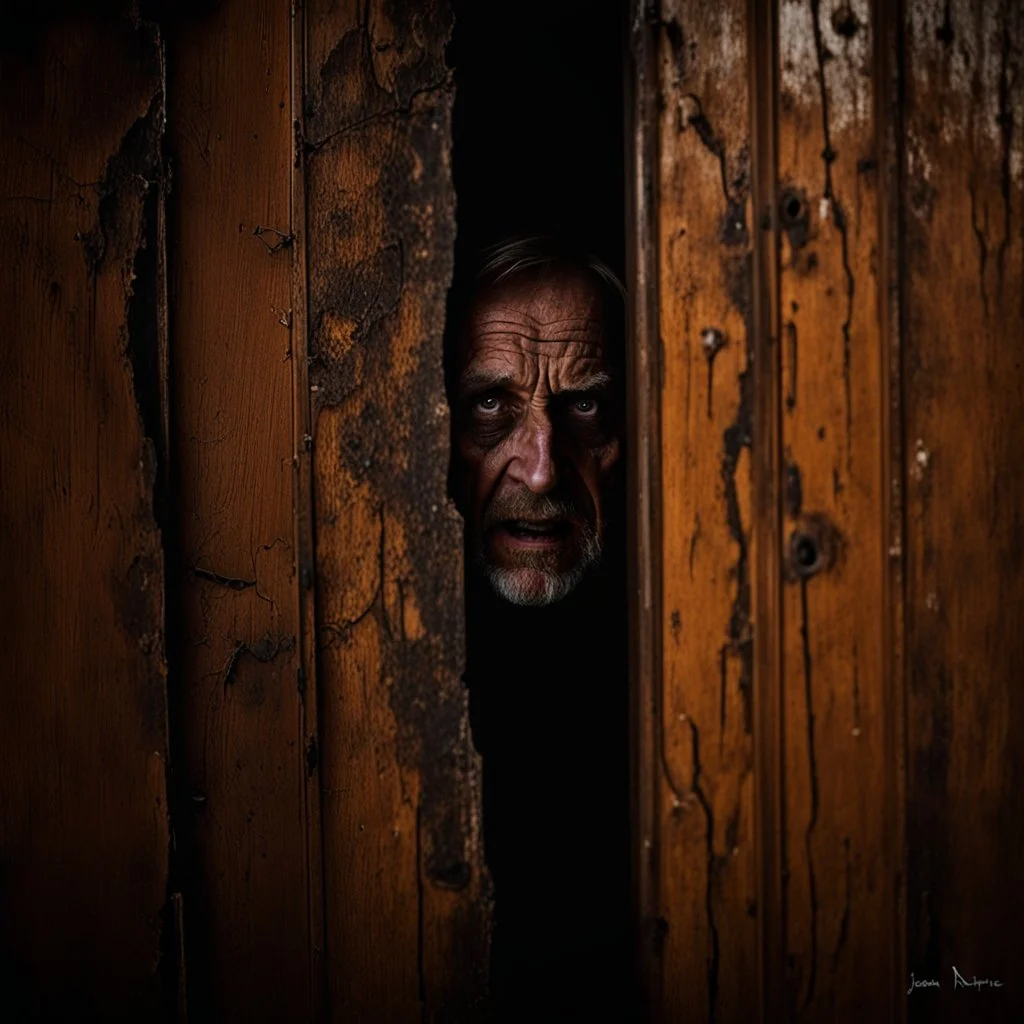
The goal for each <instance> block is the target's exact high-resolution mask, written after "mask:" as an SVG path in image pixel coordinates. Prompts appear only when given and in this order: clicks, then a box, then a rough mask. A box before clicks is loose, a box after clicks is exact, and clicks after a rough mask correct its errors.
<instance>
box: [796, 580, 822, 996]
mask: <svg viewBox="0 0 1024 1024" xmlns="http://www.w3.org/2000/svg"><path fill="white" fill-rule="evenodd" d="M800 615H801V621H800V640H801V644H802V650H803V669H804V701H805V703H806V708H807V763H808V771H809V773H810V786H811V814H810V818H809V819H808V822H807V830H806V832H805V833H804V851H805V854H806V856H807V882H808V890H809V895H810V902H811V970H810V977H809V979H808V982H807V993H806V995H805V996H804V1001H803V1004H802V1007H801V1010H805V1009H806V1008H807V1007H808V1006H809V1005H810V1003H811V1000H812V999H813V998H814V988H815V984H816V983H817V972H818V892H817V887H816V884H815V877H814V854H813V842H812V839H813V834H814V828H815V826H816V825H817V823H818V762H817V756H816V753H815V749H814V696H813V694H814V688H813V685H812V682H811V640H810V622H809V619H808V610H807V580H801V581H800Z"/></svg>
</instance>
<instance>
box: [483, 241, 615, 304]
mask: <svg viewBox="0 0 1024 1024" xmlns="http://www.w3.org/2000/svg"><path fill="white" fill-rule="evenodd" d="M573 273H576V274H579V275H581V276H583V277H586V278H589V279H591V280H593V282H594V284H595V285H596V286H597V288H598V290H599V291H600V292H601V293H602V294H603V293H604V292H606V291H608V290H610V291H612V292H614V293H615V294H616V295H617V296H618V298H619V299H621V300H622V302H623V303H625V301H626V289H625V287H624V285H623V284H622V282H621V281H620V280H619V278H618V276H617V275H616V274H615V272H614V271H613V270H612V269H611V267H609V266H608V264H607V263H605V262H604V260H602V259H600V258H599V257H597V256H595V255H594V254H593V253H589V252H585V251H583V250H581V249H575V248H571V247H569V246H567V245H566V244H565V243H563V242H562V241H561V240H559V239H558V238H556V237H554V236H549V235H519V236H514V237H512V238H507V239H505V240H504V241H502V242H499V243H497V244H496V245H493V246H490V247H489V248H487V249H485V250H484V251H483V252H482V253H481V262H480V267H479V269H478V271H477V273H476V279H475V284H476V288H475V289H474V291H476V292H477V293H479V292H482V291H487V290H489V289H490V288H492V287H497V286H500V285H501V284H503V283H505V282H507V281H512V280H515V279H517V278H519V277H525V276H530V277H540V278H543V277H544V276H546V275H547V274H563V275H572V274H573Z"/></svg>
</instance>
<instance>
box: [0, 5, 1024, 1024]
mask: <svg viewBox="0 0 1024 1024" xmlns="http://www.w3.org/2000/svg"><path fill="white" fill-rule="evenodd" d="M627 8H628V9H627ZM1022 12H1024V7H1022V6H1021V5H1020V4H1018V3H1016V2H1014V0H976V2H973V3H970V2H967V0H958V2H954V0H941V2H940V0H901V2H900V3H893V4H887V3H883V2H881V0H879V2H878V3H875V4H869V3H868V2H867V0H858V2H843V0H829V2H827V3H826V2H822V0H742V2H740V0H717V2H714V3H712V2H710V0H690V2H683V0H633V2H632V3H631V4H627V2H626V0H624V2H623V26H624V30H623V42H624V46H623V62H624V68H623V70H624V80H625V81H626V83H627V91H628V94H629V104H628V109H629V115H628V118H627V123H626V125H624V126H620V125H618V124H609V127H608V130H609V131H612V132H618V131H620V129H621V130H622V131H623V133H624V137H625V141H626V144H627V146H628V149H629V152H630V156H631V161H632V166H631V174H630V178H629V187H628V189H627V195H626V196H624V197H623V200H624V206H625V218H626V224H627V233H628V236H629V239H630V241H629V262H630V275H629V276H630V280H629V282H628V283H629V288H630V294H631V307H632V317H631V320H632V325H633V330H632V335H631V339H630V359H631V362H630V369H629V373H630V380H629V387H630V394H631V396H632V410H631V418H630V423H631V432H632V433H631V437H630V444H629V450H630V455H631V459H632V465H631V520H630V521H631V545H630V555H629V557H630V568H631V572H632V582H631V586H630V592H629V594H628V602H629V604H630V608H631V628H632V635H633V641H634V659H633V683H634V700H633V729H634V737H635V741H636V742H635V744H634V757H633V767H634V769H635V771H634V779H633V793H634V797H635V816H634V829H633V844H634V849H635V853H636V858H635V861H636V872H635V895H636V910H637V912H636V924H637V944H636V945H637V962H638V969H639V971H640V974H641V977H642V981H643V991H644V997H645V1002H646V1008H645V1013H646V1015H647V1017H648V1018H649V1019H651V1020H654V1021H666V1022H667V1021H676V1020H681V1019H685V1020H694V1021H705V1020H706V1021H716V1022H728V1021H743V1022H746V1021H751V1020H757V1019H760V1020H763V1021H770V1022H774V1021H786V1020H793V1021H798V1020H799V1021H818V1020H822V1021H824V1020H828V1021H837V1020H838V1021H847V1020H849V1021H860V1020H865V1019H870V1020H874V1019H884V1020H903V1019H912V1020H934V1021H959V1020H969V1021H973V1020H984V1021H1000V1020H1020V1019H1022V1018H1024V996H1022V991H1024V988H1022V984H1021V982H1020V981H1019V979H1018V978H1017V977H1016V976H1015V969H1016V967H1017V965H1018V964H1019V962H1020V961H1021V954H1022V953H1024V942H1022V940H1021V939H1020V938H1019V937H1018V932H1017V931H1016V923H1017V921H1018V920H1019V919H1020V918H1021V917H1022V916H1024V895H1022V887H1021V886H1020V885H1019V883H1018V879H1017V874H1018V872H1017V870H1016V868H1017V865H1018V850H1019V849H1020V848H1021V846H1022V845H1024V835H1022V827H1024V826H1022V822H1024V789H1022V776H1024V772H1022V768H1024V763H1022V757H1024V754H1022V752H1021V751H1022V749H1024V706H1022V703H1021V698H1020V695H1019V694H1020V690H1019V687H1018V685H1017V684H1018V678H1019V674H1020V665H1021V664H1024V639H1022V636H1024V633H1022V631H1021V630H1020V628H1019V627H1018V624H1017V617H1018V614H1019V609H1020V608H1021V607H1022V606H1024V564H1022V563H1024V545H1022V540H1021V538H1022V535H1024V522H1022V520H1024V493H1022V484H1021V482H1020V478H1019V475H1018V473H1017V468H1018V464H1019V462H1020V456H1019V453H1020V451H1021V450H1022V448H1024V416H1022V413H1021V396H1022V394H1024V387H1022V385H1024V380H1022V375H1024V372H1022V360H1024V351H1022V350H1024V220H1022V207H1024V109H1022V108H1024V69H1022V61H1024V13H1022ZM30 15H31V16H30ZM3 17H4V18H5V19H6V21H5V22H4V25H3V27H4V29H5V32H4V41H3V42H2V43H0V82H2V86H3V94H2V99H0V122H2V124H3V134H2V137H0V180H2V182H3V188H2V190H0V239H2V240H3V242H4V245H5V251H6V253H7V260H6V261H5V264H4V271H3V279H2V289H3V296H4V303H3V308H4V310H5V313H6V317H7V319H6V321H5V322H6V326H7V330H6V335H5V339H4V341H3V342H2V349H0V365H2V367H3V371H4V372H3V374H2V376H0V522H2V530H0V551H2V558H3V564H4V566H5V567H6V568H7V578H6V583H5V586H4V598H5V599H4V610H3V615H2V616H0V651H2V652H3V653H2V657H3V674H2V683H0V709H2V710H0V757H2V767H3V771H2V772H0V893H2V901H3V902H2V907H0V915H2V917H0V932H2V936H3V941H2V946H0V948H2V950H3V953H2V956H3V968H2V974H0V976H2V978H3V982H4V990H5V994H4V1000H5V1007H6V1006H10V1007H11V1014H12V1016H13V1019H86V1018H88V1019H92V1018H96V1019H126V1020H157V1019H168V1020H171V1019H178V1020H185V1019H188V1018H191V1019H193V1020H216V1021H232V1020H245V1021H260V1020H295V1021H305V1020H311V1021H312V1020H320V1021H322V1020H354V1021H407V1020H438V1021H441V1020H460V1021H461V1020H476V1019H481V1018H482V1017H483V1014H484V1004H485V999H486V989H487V970H488V967H487V964H488V951H489V936H490V922H491V902H490V882H489V878H488V873H487V869H486V864H485V861H484V856H483V854H484V851H483V849H482V842H481V823H480V814H481V803H480V793H479V788H480V787H479V777H480V776H479V770H480V765H479V757H478V756H477V754H476V753H475V750H474V747H473V743H472V736H471V734H470V730H469V724H468V716H467V707H466V696H465V692H464V689H463V686H462V684H461V682H460V673H461V670H462V659H463V652H464V637H463V631H464V625H463V608H462V553H461V525H460V522H459V519H458V517H457V515H456V514H455V512H454V510H453V509H452V508H451V506H450V504H449V503H448V501H447V498H446V495H445V475H446V471H447V463H448V409H447V406H446V404H445V400H444V389H443V377H442V342H441V339H442V335H443V330H444V316H445V298H446V293H447V289H448V286H449V283H450V280H451V275H452V260H453V247H454V235H455V228H456V221H455V217H456V213H455V209H456V207H455V198H456V197H455V195H454V192H453V188H452V181H451V172H450V153H451V147H452V144H453V140H452V127H451V104H452V91H453V84H452V83H453V79H452V73H451V69H450V68H449V67H448V66H447V65H446V62H445V47H446V44H447V41H448V39H449V37H450V33H451V29H452V18H451V12H450V11H449V9H448V6H447V4H446V3H444V2H442V0H409V2H407V3H402V4H390V3H384V2H370V3H356V2H354V0H340V2H339V0H307V2H305V3H291V4H289V3H286V2H284V0H255V2H248V3H243V2H241V0H221V2H219V3H195V4H189V5H184V6H183V7H180V8H179V7H178V6H177V5H160V4H156V5H152V4H144V5H141V8H140V7H139V6H136V5H121V4H118V3H110V4H106V5H100V6H99V7H98V8H97V9H96V10H94V11H92V12H90V13H83V12H82V11H81V10H78V9H76V8H74V5H62V4H53V5H49V6H47V5H42V6H41V7H39V9H38V10H36V9H34V8H32V9H30V8H29V7H28V5H22V6H21V7H20V8H15V9H14V12H13V13H9V14H8V13H5V14H4V15H3ZM600 213H601V215H606V214H607V215H610V216H618V215H619V214H618V212H617V211H612V212H611V213H608V211H600ZM954 970H955V971H956V974H955V975H954ZM958 978H959V981H958V980H957V979H958ZM915 982H917V983H927V984H918V985H917V986H916V987H915V985H914V983H915ZM984 982H990V983H992V984H982V983H984ZM995 982H998V983H999V986H998V987H996V985H995V984H994V983H995ZM933 983H937V984H933ZM595 984H600V979H595Z"/></svg>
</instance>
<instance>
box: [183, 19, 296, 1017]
mask: <svg viewBox="0 0 1024 1024" xmlns="http://www.w3.org/2000/svg"><path fill="white" fill-rule="evenodd" d="M168 84H169V90H170V96H171V99H170V107H169V113H170V122H171V130H170V139H171V143H172V156H173V160H174V199H175V201H174V211H175V220H174V222H173V230H174V241H175V244H174V246H173V247H172V248H171V272H172V273H171V285H172V291H171V296H172V303H173V311H174V316H173V319H172V339H171V341H172V358H171V369H172V380H173V398H174V408H173V412H174V415H173V438H174V443H175V478H174V479H175V490H176V493H177V495H178V496H179V506H178V523H177V528H178V531H177V532H178V544H177V552H176V556H177V558H178V562H177V564H176V570H177V579H178V582H179V585H180V588H181V601H182V607H181V617H182V620H183V634H184V635H183V636H182V642H181V647H180V651H179V654H180V660H179V672H180V680H181V682H180V686H181V691H180V693H179V694H178V697H177V699H178V700H179V701H180V702H181V703H180V705H179V711H180V719H179V720H180V722H181V728H182V730H183V736H182V747H181V749H182V764H181V772H182V775H183V779H184V784H185V793H184V799H183V800H182V805H183V806H182V814H183V815H185V814H187V815H188V819H187V820H182V821H180V822H179V825H178V827H179V828H180V829H181V831H182V834H183V838H184V840H186V844H185V852H186V855H187V859H186V866H187V868H188V869H189V871H190V872H191V875H190V876H186V881H187V882H188V886H187V888H186V891H185V894H184V915H185V928H186V940H187V941H186V946H187V955H188V971H189V983H190V992H189V1001H190V1006H189V1009H190V1013H191V1015H192V1016H193V1017H198V1018H199V1019H207V1018H212V1019H216V1020H218V1021H230V1020H266V1019H291V1020H307V1019H309V1018H310V1016H311V1013H312V1006H313V1005H314V1002H315V993H314V992H313V991H312V979H313V973H312V966H311V962H310V961H311V956H312V952H311V948H310V945H311V943H310V939H311V935H310V910H309V900H310V885H309V880H308V872H307V865H308V862H309V853H308V850H307V829H308V822H307V816H306V801H305V800H304V792H305V786H306V778H307V771H308V768H309V761H308V737H307V736H306V735H305V731H304V730H305V721H304V717H303V691H304V680H303V678H302V675H301V673H300V666H301V659H300V653H299V632H300V626H299V610H298V609H299V605H298V577H297V573H296V564H295V563H296V552H295V547H294V545H295V523H294V518H293V498H294V491H295V481H294V475H295V464H294V436H293V407H292V400H293V386H294V381H293V366H292V362H293V360H292V339H291V323H292V305H293V299H292V293H291V289H292V284H293V259H294V245H293V241H292V236H293V232H292V229H291V224H290V221H291V172H292V164H293V154H294V145H293V129H292V109H291V106H292V104H291V84H292V83H291V22H290V16H289V10H288V7H287V5H285V4H281V3H277V2H273V0H265V2H259V3H242V2H240V0H237V2H236V0H231V2H226V3H221V4H218V5H216V6H214V7H212V8H210V9H208V10H207V11H204V12H202V13H199V14H196V15H194V16H193V17H191V18H188V19H185V20H183V21H182V22H181V24H180V25H179V26H178V27H177V29H176V31H175V34H174V36H173V37H172V39H171V43H170V48H169V76H168ZM312 767H313V768H314V769H315V764H314V765H313V766H312Z"/></svg>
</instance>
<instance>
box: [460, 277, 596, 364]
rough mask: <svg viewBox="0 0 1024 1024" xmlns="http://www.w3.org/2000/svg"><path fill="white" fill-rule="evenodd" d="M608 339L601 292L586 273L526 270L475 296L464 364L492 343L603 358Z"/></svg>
mask: <svg viewBox="0 0 1024 1024" xmlns="http://www.w3.org/2000/svg"><path fill="white" fill-rule="evenodd" d="M605 341H606V338H605V316H604V305H603V301H602V298H601V292H600V289H599V288H598V287H597V285H596V283H594V282H593V281H592V280H591V279H590V278H589V277H588V276H587V275H585V274H583V273H575V272H572V271H563V272H559V273H546V274H539V275H536V274H524V275H520V276H517V277H515V278H513V279H512V280H510V281H505V282H502V283H501V284H498V285H494V286H491V287H489V288H486V289H484V290H483V291H481V292H480V293H479V294H478V295H477V296H476V298H475V299H474V301H473V303H472V305H471V306H470V310H469V316H468V318H467V321H466V325H465V329H464V331H463V333H462V345H461V349H462V352H461V356H462V362H463V365H465V364H466V363H467V362H469V361H471V360H474V359H475V358H478V357H479V356H480V355H482V354H483V352H484V351H485V350H492V349H504V350H506V351H513V350H514V351H516V352H517V353H519V354H520V355H521V356H524V357H544V358H548V357H553V356H556V355H569V354H571V355H572V356H574V357H577V358H579V357H584V358H588V359H597V360H599V361H600V360H601V359H602V358H603V355H604V347H605Z"/></svg>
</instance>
